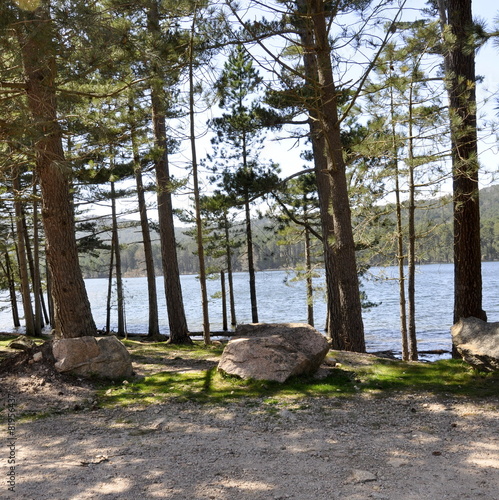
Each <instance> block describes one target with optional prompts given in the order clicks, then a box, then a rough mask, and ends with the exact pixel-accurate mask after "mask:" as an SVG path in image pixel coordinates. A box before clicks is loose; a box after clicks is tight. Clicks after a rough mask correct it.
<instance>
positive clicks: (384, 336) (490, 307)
mask: <svg viewBox="0 0 499 500" xmlns="http://www.w3.org/2000/svg"><path fill="white" fill-rule="evenodd" d="M292 276H293V275H292V274H291V273H287V272H286V271H264V272H259V273H257V275H256V287H257V295H258V312H259V319H260V321H261V322H266V323H277V322H281V323H282V322H306V320H307V306H306V297H305V283H304V282H302V281H301V282H300V281H298V282H295V281H292V279H291V278H292ZM396 276H397V269H396V268H394V267H389V268H372V269H370V272H369V273H368V275H367V276H366V277H365V278H364V279H363V285H364V290H365V292H366V293H367V296H368V299H369V301H371V302H375V303H377V304H378V306H377V307H374V308H371V309H369V310H366V311H364V314H363V317H364V326H365V334H366V343H367V348H368V351H380V350H395V351H399V350H400V326H399V305H398V294H399V292H398V282H397V280H396ZM85 283H86V286H87V291H88V295H89V299H90V303H91V305H92V312H93V315H94V318H95V321H96V324H97V327H98V328H102V327H103V326H104V325H105V321H106V311H105V305H106V293H107V280H105V279H89V280H86V281H85ZM146 285H147V282H146V279H145V278H128V279H125V280H124V286H125V297H126V306H125V307H126V322H127V330H128V332H130V333H144V332H147V320H148V311H147V290H146ZM322 285H323V279H322V278H317V279H316V280H315V286H316V287H317V288H318V291H317V293H316V298H315V301H314V309H315V323H316V327H317V328H318V329H322V328H323V327H324V323H325V316H326V305H325V302H324V293H323V291H322V290H321V289H322ZM483 285H484V286H483V301H484V302H483V303H484V309H485V310H486V311H487V314H488V317H489V321H499V297H498V291H499V262H487V263H484V264H483ZM157 287H158V302H159V308H160V314H159V318H160V329H161V332H162V333H168V320H167V313H166V304H165V298H164V291H163V290H164V289H163V279H162V278H158V279H157ZM234 288H235V292H236V296H235V302H236V315H237V321H238V323H249V322H251V309H250V304H249V285H248V276H247V274H246V273H236V274H235V275H234ZM182 291H183V296H184V303H185V312H186V315H187V321H188V325H189V330H190V331H193V332H195V331H201V330H202V309H201V293H200V287H199V280H198V279H197V278H196V277H195V276H182ZM219 291H220V282H219V280H217V279H215V280H209V281H208V294H209V296H210V297H212V296H214V294H216V293H217V292H219ZM6 298H7V296H6V295H5V294H2V299H3V300H4V302H3V304H6V302H5V300H6ZM452 310H453V266H452V265H451V264H431V265H425V266H420V267H419V268H418V273H417V276H416V321H417V332H418V347H419V349H420V350H433V349H444V350H450V347H451V341H450V333H449V329H450V327H451V325H452ZM221 315H222V303H221V299H219V298H213V297H212V298H211V299H210V322H211V329H212V331H221V330H222V316H221ZM112 324H114V325H115V327H116V314H115V311H113V314H112ZM0 328H1V329H2V330H4V331H5V330H7V331H9V330H12V320H11V317H10V311H9V310H8V309H6V310H3V311H1V312H0Z"/></svg>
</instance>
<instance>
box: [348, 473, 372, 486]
mask: <svg viewBox="0 0 499 500" xmlns="http://www.w3.org/2000/svg"><path fill="white" fill-rule="evenodd" d="M377 479H378V478H377V477H376V475H375V474H373V473H372V472H369V471H367V470H360V469H354V470H353V471H352V473H351V475H350V480H349V482H350V483H354V484H361V483H369V482H372V481H376V480H377Z"/></svg>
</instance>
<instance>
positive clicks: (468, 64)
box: [438, 0, 487, 323]
mask: <svg viewBox="0 0 499 500" xmlns="http://www.w3.org/2000/svg"><path fill="white" fill-rule="evenodd" d="M438 3H439V8H440V18H441V24H442V32H443V33H444V49H445V55H444V61H445V72H446V80H447V91H448V95H449V113H450V123H451V146H452V177H453V207H454V323H456V322H458V321H459V319H460V318H467V317H470V316H474V317H476V318H480V319H482V320H485V321H486V320H487V315H486V313H485V311H484V310H483V309H482V263H481V249H480V205H479V194H478V193H479V191H478V170H479V165H478V148H477V122H476V92H475V87H476V77H475V47H474V46H473V43H474V42H473V17H472V10H471V0H439V2H438ZM448 32H450V34H451V36H446V33H448Z"/></svg>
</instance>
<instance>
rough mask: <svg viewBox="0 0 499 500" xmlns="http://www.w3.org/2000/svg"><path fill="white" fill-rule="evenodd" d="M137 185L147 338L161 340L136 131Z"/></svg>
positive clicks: (133, 137) (134, 159)
mask: <svg viewBox="0 0 499 500" xmlns="http://www.w3.org/2000/svg"><path fill="white" fill-rule="evenodd" d="M131 140H132V149H133V162H134V174H135V184H136V186H137V200H138V203H139V214H140V227H141V230H142V244H143V246H144V259H145V261H146V275H147V297H148V305H149V323H148V332H147V336H148V337H150V338H153V339H159V338H160V333H159V319H158V293H157V290H156V273H155V271H154V258H153V253H152V244H151V232H150V230H149V220H148V218H147V206H146V200H145V196H144V183H143V181H142V168H141V166H140V158H139V153H138V148H137V144H136V140H135V131H134V130H132V131H131Z"/></svg>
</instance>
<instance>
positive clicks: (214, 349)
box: [121, 339, 224, 359]
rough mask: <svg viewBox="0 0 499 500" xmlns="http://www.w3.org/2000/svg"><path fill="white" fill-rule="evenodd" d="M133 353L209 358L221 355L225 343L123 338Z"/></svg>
mask: <svg viewBox="0 0 499 500" xmlns="http://www.w3.org/2000/svg"><path fill="white" fill-rule="evenodd" d="M121 341H122V342H123V344H125V346H126V347H127V349H128V350H129V351H130V353H131V354H132V355H135V356H137V357H138V356H142V357H150V356H161V355H162V354H164V355H168V356H169V357H176V356H178V357H188V358H189V359H208V358H212V357H213V356H220V355H221V354H222V351H223V347H224V346H223V345H219V344H216V345H208V346H206V345H205V344H204V343H203V342H200V341H194V342H193V344H192V345H171V344H167V343H166V342H143V341H136V340H123V339H121Z"/></svg>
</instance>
